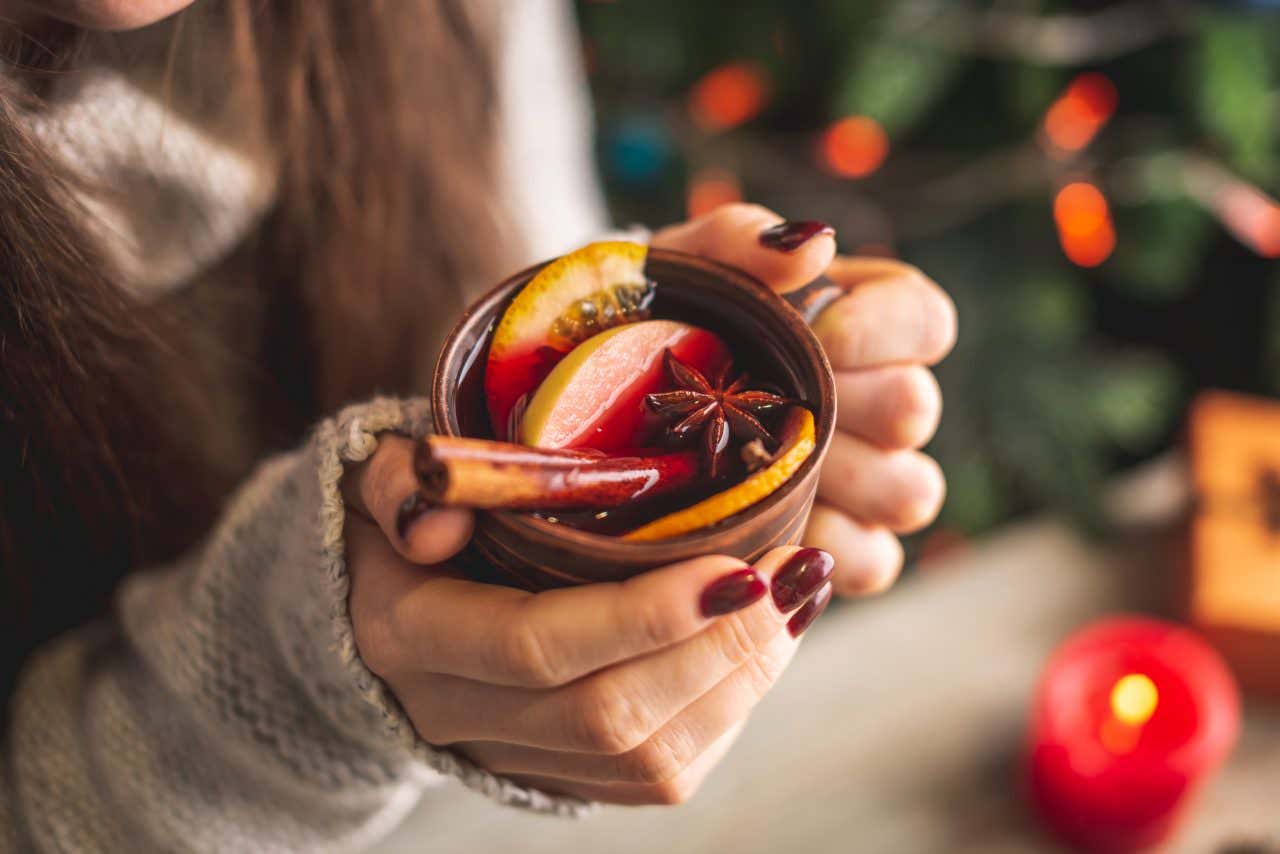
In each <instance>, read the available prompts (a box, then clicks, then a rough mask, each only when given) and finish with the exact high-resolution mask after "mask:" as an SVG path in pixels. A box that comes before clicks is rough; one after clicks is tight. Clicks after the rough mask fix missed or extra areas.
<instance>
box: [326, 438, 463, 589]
mask: <svg viewBox="0 0 1280 854" xmlns="http://www.w3.org/2000/svg"><path fill="white" fill-rule="evenodd" d="M342 495H343V499H344V500H345V501H346V503H347V507H348V509H350V510H351V511H352V512H354V513H358V514H360V515H362V516H365V517H366V518H369V519H372V520H373V521H374V522H376V523H377V525H378V527H379V528H381V529H382V533H383V534H384V535H385V536H386V538H387V542H389V543H390V544H391V546H392V548H394V549H395V550H396V551H397V552H399V554H400V556H401V557H403V558H404V559H405V560H408V561H410V562H411V563H417V564H423V565H429V564H436V563H440V562H442V561H445V560H448V559H449V558H451V557H453V556H454V555H455V554H457V553H458V552H460V551H462V548H463V546H465V545H466V544H467V541H468V540H470V539H471V531H472V529H473V528H474V526H475V517H474V516H473V515H472V513H471V511H470V510H466V509H463V508H460V507H440V508H434V507H432V506H431V505H430V504H428V503H427V501H426V499H425V498H423V496H422V493H421V492H420V491H419V490H418V481H417V478H416V477H415V476H414V474H413V442H412V441H411V440H409V439H405V438H404V437H402V436H383V437H382V438H380V439H379V440H378V448H377V450H376V451H374V452H373V456H371V457H370V458H369V459H367V460H365V461H364V462H363V463H360V464H359V465H356V466H354V467H352V468H350V469H348V470H347V473H346V475H345V477H344V478H343V482H342Z"/></svg>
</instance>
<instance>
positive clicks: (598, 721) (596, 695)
mask: <svg viewBox="0 0 1280 854" xmlns="http://www.w3.org/2000/svg"><path fill="white" fill-rule="evenodd" d="M574 717H575V718H576V719H577V721H578V724H577V729H578V739H577V740H578V742H579V743H580V745H581V746H582V747H583V748H585V749H586V750H589V751H593V752H595V753H599V754H603V755H607V756H616V755H619V754H623V753H627V752H628V751H631V750H633V749H634V748H635V747H637V746H638V745H640V744H642V743H643V742H644V741H645V740H646V739H647V738H648V737H649V735H650V733H651V732H652V729H653V727H652V726H651V725H650V723H649V722H648V720H647V715H646V714H645V713H644V711H643V710H642V709H640V707H639V706H638V705H637V704H636V703H635V702H634V701H633V700H632V699H631V698H630V697H628V696H627V695H626V694H625V693H623V692H621V691H613V690H608V689H598V688H597V689H595V690H592V691H589V692H585V693H584V694H583V696H582V697H581V698H580V699H579V701H578V704H577V710H576V714H575V715H574Z"/></svg>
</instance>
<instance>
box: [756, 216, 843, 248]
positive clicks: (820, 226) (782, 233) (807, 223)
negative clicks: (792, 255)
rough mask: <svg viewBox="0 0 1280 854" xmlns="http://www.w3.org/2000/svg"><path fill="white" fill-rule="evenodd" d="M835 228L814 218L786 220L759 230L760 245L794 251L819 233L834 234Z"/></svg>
mask: <svg viewBox="0 0 1280 854" xmlns="http://www.w3.org/2000/svg"><path fill="white" fill-rule="evenodd" d="M835 233H836V230H835V229H834V228H832V227H831V226H829V225H827V224H826V223H825V222H819V221H818V220H816V219H802V220H798V221H796V222H792V221H790V220H787V221H786V222H780V223H778V224H777V225H775V226H772V227H770V228H766V229H765V230H764V231H762V232H760V245H761V246H763V247H765V248H766V249H777V250H778V251H779V252H795V251H796V250H797V249H799V248H800V247H801V246H803V245H805V244H806V243H808V242H809V241H810V240H812V239H813V238H815V237H817V236H818V235H820V234H835Z"/></svg>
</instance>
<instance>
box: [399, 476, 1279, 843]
mask: <svg viewBox="0 0 1280 854" xmlns="http://www.w3.org/2000/svg"><path fill="white" fill-rule="evenodd" d="M1183 492H1184V490H1183V487H1182V480H1181V470H1180V468H1179V467H1178V466H1177V465H1176V464H1174V463H1170V462H1165V463H1162V464H1158V465H1156V466H1151V467H1148V468H1147V469H1146V470H1144V471H1142V472H1140V473H1138V474H1137V475H1134V476H1131V477H1129V478H1127V479H1126V480H1125V481H1124V482H1123V483H1122V484H1121V485H1120V486H1119V487H1117V489H1116V490H1114V491H1113V494H1112V496H1111V499H1112V503H1113V504H1115V505H1116V506H1117V507H1119V508H1120V510H1121V511H1122V513H1123V515H1124V517H1125V519H1126V520H1127V522H1128V523H1129V525H1128V529H1127V533H1126V534H1125V535H1124V536H1123V537H1122V538H1121V539H1120V540H1119V541H1118V542H1116V543H1112V544H1111V545H1108V546H1103V545H1099V544H1089V543H1086V542H1084V541H1082V540H1081V539H1080V538H1079V537H1078V536H1077V535H1076V534H1074V533H1073V532H1072V531H1071V530H1070V529H1069V528H1067V527H1066V526H1065V525H1063V524H1061V523H1059V522H1056V521H1053V520H1048V519H1037V520H1032V521H1028V522H1024V523H1019V524H1015V525H1012V526H1010V527H1008V528H1006V529H1004V530H1003V531H1002V532H1001V533H999V534H997V535H995V536H992V537H990V538H988V539H986V540H983V541H982V542H980V543H979V544H978V545H977V546H975V547H973V548H971V549H969V550H968V551H967V552H965V553H962V554H953V555H951V556H948V557H944V558H941V559H938V560H935V561H933V562H931V563H928V564H926V565H924V566H922V567H921V568H920V570H919V571H918V572H916V573H915V574H914V575H913V576H912V577H910V578H908V579H907V580H905V581H903V582H902V583H901V584H900V585H899V586H898V587H897V588H896V589H895V590H894V591H892V592H891V593H889V594H887V595H885V596H883V597H881V598H879V599H877V600H874V601H870V602H861V603H854V604H846V605H843V606H837V607H833V609H832V610H831V611H829V612H828V613H827V614H826V615H824V616H823V618H822V619H821V620H819V622H818V623H817V624H816V625H815V626H814V628H813V629H811V630H810V632H809V635H808V637H807V638H806V641H805V644H804V646H803V648H802V649H801V651H800V653H799V655H798V656H797V657H796V660H795V661H794V663H793V664H792V665H791V667H790V669H789V670H788V672H787V673H786V675H785V676H784V677H783V679H782V681H781V682H780V684H779V685H778V687H777V688H776V689H775V690H774V691H773V693H772V694H770V696H769V697H767V698H766V699H765V700H764V702H762V703H761V705H760V706H759V708H758V709H757V711H756V713H755V714H754V715H753V717H752V719H751V722H750V724H749V725H748V727H747V729H746V731H745V732H744V734H743V736H742V738H741V739H740V741H739V742H738V744H737V746H736V747H735V748H734V750H733V752H731V753H730V755H729V756H728V757H727V758H726V759H725V761H724V763H723V764H722V766H721V767H720V768H719V769H718V770H717V771H716V772H715V773H714V774H713V775H712V777H711V778H710V779H709V780H708V781H707V783H706V784H705V785H704V786H703V788H702V791H701V792H699V794H698V795H697V796H696V797H695V798H694V799H693V800H692V801H691V802H690V803H688V804H684V805H682V806H679V807H666V808H656V807H655V808H643V809H622V808H610V809H606V810H605V811H604V812H603V813H601V814H600V815H598V816H596V817H594V818H591V819H588V820H585V821H581V822H571V821H561V820H556V819H549V818H544V817H539V816H530V815H525V814H522V813H519V812H517V811H514V810H510V809H503V808H500V807H496V806H493V805H491V804H489V803H488V802H486V801H484V800H483V799H481V798H480V797H478V796H476V795H473V794H471V793H469V792H466V791H464V790H462V789H461V788H459V787H449V788H448V789H447V790H435V791H432V792H431V793H430V795H429V796H428V798H427V799H426V801H425V803H424V804H423V805H422V807H420V808H419V809H418V810H417V811H416V812H415V813H413V814H412V815H411V816H410V817H409V819H408V820H407V821H406V822H405V823H404V825H403V826H402V827H401V828H400V829H399V830H397V831H396V832H395V833H394V834H393V835H392V837H391V838H390V839H388V840H387V841H386V843H385V844H384V845H383V846H380V847H379V848H378V851H379V852H380V854H393V852H395V854H400V852H405V853H406V854H407V852H419V851H424V850H430V851H432V852H440V854H445V852H458V854H464V852H465V854H476V852H498V851H512V852H517V851H519V852H530V854H538V852H545V853H546V854H565V852H569V851H572V852H618V853H619V854H625V852H651V851H662V852H665V854H684V853H685V852H688V854H695V852H696V854H705V852H714V851H726V852H735V854H738V853H739V852H740V854H754V852H760V854H765V853H766V852H768V854H774V853H775V852H790V854H798V852H804V853H805V854H809V852H813V854H828V852H829V854H837V852H839V854H850V852H856V854H863V852H886V854H927V853H928V852H948V854H961V852H974V854H977V852H982V854H996V852H1029V851H1052V850H1056V849H1055V846H1054V845H1053V843H1052V842H1051V841H1050V840H1049V839H1047V838H1046V837H1044V836H1042V835H1041V834H1040V832H1039V830H1038V829H1037V827H1036V825H1035V823H1034V821H1033V820H1032V819H1031V818H1030V817H1029V816H1028V815H1027V813H1026V812H1025V808H1024V806H1023V804H1022V801H1021V799H1020V797H1019V795H1018V789H1017V785H1016V779H1017V768H1018V761H1019V748H1020V742H1021V738H1022V734H1023V726H1024V718H1025V715H1026V709H1027V706H1028V702H1029V699H1030V696H1031V692H1032V689H1033V687H1034V684H1035V680H1036V677H1037V675H1038V673H1039V671H1040V668H1041V666H1042V665H1043V663H1044V661H1045V658H1046V656H1047V655H1048V653H1049V652H1050V650H1051V649H1052V648H1053V646H1054V645H1055V644H1056V643H1057V642H1058V641H1060V640H1061V639H1062V638H1063V637H1065V636H1066V635H1067V634H1069V633H1070V632H1071V631H1072V630H1073V629H1074V628H1076V627H1078V626H1079V625H1081V624H1082V623H1084V622H1085V621H1087V620H1089V619H1091V618H1093V617H1097V616H1101V615H1104V614H1108V613H1112V612H1116V611H1123V610H1144V611H1154V612H1157V613H1159V612H1161V611H1162V610H1164V609H1165V608H1166V606H1167V605H1168V604H1169V603H1168V602H1167V601H1162V600H1164V599H1165V597H1166V595H1167V594H1166V593H1165V591H1167V590H1168V589H1169V584H1168V573H1169V571H1171V568H1172V562H1171V560H1170V559H1169V552H1168V550H1169V549H1170V548H1171V547H1172V544H1171V540H1170V538H1169V537H1168V532H1169V525H1168V520H1169V518H1171V517H1172V516H1174V515H1176V512H1177V510H1178V508H1179V506H1180V500H1181V497H1182V495H1183ZM1264 839H1271V840H1273V841H1277V840H1280V710H1276V709H1271V710H1268V709H1266V708H1263V707H1257V708H1255V707H1252V706H1251V707H1249V708H1248V710H1247V722H1246V727H1245V734H1244V739H1243V742H1242V743H1241V745H1240V747H1239V748H1238V749H1237V751H1236V753H1235V755H1234V756H1233V758H1232V760H1231V761H1230V763H1229V764H1228V766H1227V768H1226V769H1225V771H1224V772H1223V773H1222V774H1221V775H1220V776H1219V777H1218V778H1217V779H1216V780H1215V781H1214V782H1213V783H1212V784H1211V785H1210V787H1209V788H1208V789H1207V790H1206V791H1205V793H1204V795H1203V797H1202V798H1201V800H1200V802H1199V804H1198V805H1197V807H1196V809H1195V810H1194V811H1193V812H1192V813H1191V815H1190V816H1189V820H1188V822H1187V824H1186V826H1185V827H1184V828H1183V829H1182V832H1181V833H1180V834H1179V836H1178V837H1177V839H1176V840H1175V842H1174V843H1173V845H1171V846H1170V847H1169V849H1168V850H1170V851H1176V852H1183V851H1186V852H1193V851H1194V852H1212V851H1214V850H1215V849H1216V848H1218V847H1220V846H1222V845H1224V844H1226V843H1228V842H1232V841H1240V840H1264Z"/></svg>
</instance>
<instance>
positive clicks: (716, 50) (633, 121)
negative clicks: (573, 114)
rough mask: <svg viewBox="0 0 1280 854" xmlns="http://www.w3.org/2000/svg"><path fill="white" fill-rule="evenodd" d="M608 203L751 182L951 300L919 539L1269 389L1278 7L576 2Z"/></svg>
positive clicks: (626, 215) (1277, 218)
mask: <svg viewBox="0 0 1280 854" xmlns="http://www.w3.org/2000/svg"><path fill="white" fill-rule="evenodd" d="M578 14H579V18H580V22H581V25H582V29H583V40H584V50H585V55H586V59H587V65H588V74H589V80H590V83H591V86H592V90H593V93H594V97H595V103H596V110H597V120H598V125H599V152H598V153H599V159H600V165H601V171H602V173H603V175H604V177H605V180H606V186H607V189H608V193H609V199H610V205H611V208H612V212H613V215H614V218H615V221H618V222H623V223H626V222H644V223H661V222H667V221H673V220H676V219H679V218H682V217H683V216H684V215H686V214H689V215H696V214H698V213H702V212H705V211H707V210H709V209H710V208H712V207H714V206H715V205H717V204H720V203H723V202H725V201H732V200H737V199H746V200H749V201H755V202H760V203H762V204H765V205H768V206H770V207H772V208H774V209H776V210H778V211H779V212H781V213H783V214H784V215H786V216H788V217H791V218H797V219H811V218H812V219H823V220H826V221H828V222H830V223H832V224H833V225H835V226H836V228H837V231H838V234H839V240H840V247H841V250H842V251H843V252H846V253H869V254H884V255H892V256H896V257H899V258H903V259H905V260H907V261H910V262H912V263H915V264H917V265H919V266H921V267H922V268H924V269H925V270H926V271H928V272H929V274H930V275H932V276H933V277H934V278H936V279H937V280H938V281H939V282H941V283H942V284H943V285H944V287H946V288H947V289H948V290H949V291H950V292H951V293H952V295H953V296H954V297H955V299H956V301H957V303H958V305H959V309H960V317H961V330H962V333H961V338H960V345H959V347H958V349H957V350H956V352H955V353H954V355H952V356H951V357H950V358H949V359H948V360H947V361H946V362H945V363H944V364H943V365H942V367H941V370H940V372H939V376H940V379H941V382H942V385H943V387H944V391H945V395H946V400H947V412H946V415H945V417H944V419H943V423H942V428H941V432H940V434H939V436H938V438H937V440H936V441H935V442H934V444H933V445H932V448H931V451H932V453H934V454H935V455H936V456H937V457H938V458H939V459H940V461H941V462H942V464H943V467H944V469H945V470H946V472H947V476H948V481H949V487H950V497H949V500H948V502H947V506H946V509H945V510H944V511H943V515H942V517H941V519H940V520H939V522H938V523H937V524H936V525H935V526H934V528H933V529H932V530H931V531H929V532H926V533H925V534H923V535H922V536H919V537H917V538H915V540H914V542H913V543H912V544H911V547H912V550H913V552H914V553H915V554H917V555H918V554H919V553H920V552H921V551H924V552H929V553H936V552H939V551H943V550H947V549H951V548H955V547H957V546H960V545H963V544H964V543H965V541H966V540H967V539H968V538H970V537H972V536H974V535H976V534H979V533H981V532H984V531H986V530H988V529H990V528H992V527H993V526H995V525H997V524H998V523H1000V522H1002V521H1004V520H1006V519H1009V518H1011V517H1013V516H1016V515H1018V514H1022V513H1025V512H1027V511H1029V510H1032V509H1039V508H1043V507H1051V508H1056V509H1061V510H1065V511H1067V512H1068V513H1069V514H1070V515H1071V516H1072V517H1073V518H1074V519H1075V520H1076V521H1077V522H1078V523H1079V524H1080V525H1082V526H1084V527H1086V528H1087V529H1089V530H1091V531H1095V532H1097V531H1101V530H1102V528H1103V526H1102V522H1101V519H1102V514H1101V513H1100V510H1099V508H1100V501H1099V489H1100V486H1101V484H1102V482H1103V480H1104V479H1105V478H1106V477H1107V476H1108V475H1109V474H1110V473H1112V472H1114V471H1116V470H1118V469H1121V468H1124V467H1126V466H1128V465H1130V464H1132V463H1134V462H1136V461H1139V460H1142V459H1145V458H1148V457H1151V456H1153V455H1156V454H1158V453H1159V452H1161V451H1162V450H1163V449H1165V448H1168V447H1170V446H1171V445H1172V444H1173V443H1175V442H1176V441H1177V439H1178V437H1179V435H1180V431H1181V428H1182V425H1183V423H1184V417H1185V413H1186V409H1187V405H1188V402H1189V400H1190V399H1191V398H1192V397H1193V396H1194V395H1195V394H1196V392H1197V390H1199V389H1202V388H1205V387H1210V386H1212V387H1224V388H1229V389H1236V390H1242V391H1249V392H1254V393H1263V394H1276V393H1280V269H1278V265H1277V264H1276V260H1275V259H1276V258H1277V257H1278V256H1280V205H1278V204H1277V202H1276V198H1275V197H1276V195H1277V193H1278V192H1280V157H1278V156H1277V152H1278V150H1280V149H1278V148H1277V135H1278V134H1280V2H1278V0H1238V2H1218V3H1195V4H1193V3H1186V2H1174V0H1122V2H1111V3H1104V2H1050V1H1049V0H1004V1H1003V2H940V0H893V2H871V0H865V2H859V0H808V2H803V3H797V2H791V1H790V0H738V2H734V3H733V4H723V3H688V2H684V0H646V2H638V0H595V2H580V3H579V4H578Z"/></svg>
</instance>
